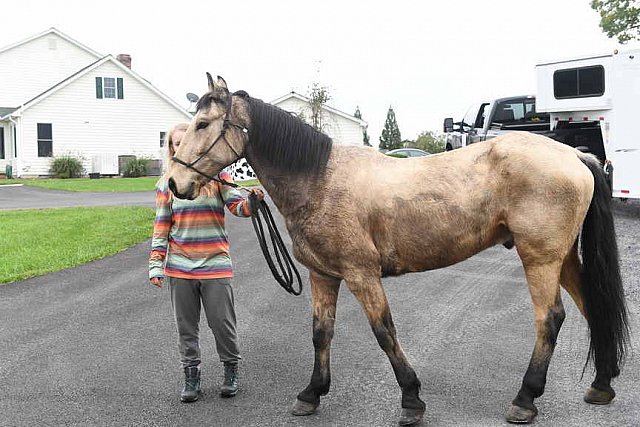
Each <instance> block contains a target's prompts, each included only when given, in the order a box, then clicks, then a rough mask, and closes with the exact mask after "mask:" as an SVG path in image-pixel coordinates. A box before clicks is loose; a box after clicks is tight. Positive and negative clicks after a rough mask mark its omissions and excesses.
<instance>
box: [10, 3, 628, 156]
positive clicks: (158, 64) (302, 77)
mask: <svg viewBox="0 0 640 427" xmlns="http://www.w3.org/2000/svg"><path fill="white" fill-rule="evenodd" d="M142 4H144V5H142ZM589 4H590V0H535V1H519V0H492V1H473V0H470V1H463V0H447V1H438V2H426V1H424V2H419V1H415V0H412V1H402V0H395V1H387V2H377V1H348V0H340V1H333V0H322V1H313V2H311V1H304V0H297V1H273V0H272V1H270V0H261V1H254V0H250V1H242V0H232V1H211V0H209V1H197V0H180V1H175V0H174V1H168V2H165V1H156V2H136V1H132V0H129V1H120V0H114V1H108V2H93V1H86V0H83V1H55V0H45V1H35V0H33V1H30V0H21V1H17V2H11V6H10V7H9V8H4V12H3V19H2V24H1V25H0V47H1V46H6V45H9V44H13V43H15V42H18V41H21V40H23V39H26V38H28V37H30V36H33V35H35V34H37V33H40V32H43V31H45V30H46V29H48V28H49V27H56V28H57V29H59V30H60V31H62V32H63V33H65V34H67V35H68V36H70V37H71V38H74V39H75V40H77V41H78V42H80V43H83V44H84V45H86V46H88V47H90V48H92V49H94V50H96V51H98V52H100V53H103V54H113V55H114V56H115V55H116V54H118V53H128V54H130V55H131V56H132V67H133V69H134V70H135V71H136V72H137V73H139V74H140V75H141V76H142V77H144V78H145V79H147V80H149V81H150V82H151V83H152V84H154V85H155V86H156V87H157V88H159V89H160V90H161V91H163V92H164V93H166V94H167V95H169V96H170V97H172V98H174V99H175V100H176V101H178V102H179V103H180V104H182V105H185V106H187V105H188V101H187V100H186V98H185V94H186V93H187V92H194V93H196V94H198V95H201V94H202V93H204V92H205V91H206V77H205V72H206V71H209V72H211V74H213V75H214V77H215V75H221V76H222V77H224V78H225V80H226V81H227V83H228V85H229V88H230V89H231V90H239V89H244V90H246V91H247V92H249V94H250V95H251V96H253V97H256V98H260V99H263V100H264V101H272V100H274V99H275V98H278V97H280V96H282V95H284V94H286V93H288V92H289V91H291V90H295V91H297V92H299V93H301V94H304V95H306V94H308V92H309V87H310V85H311V84H312V83H313V82H318V83H320V84H321V85H323V86H326V87H328V88H329V92H330V95H331V100H330V101H329V105H331V106H332V107H334V108H337V109H339V110H342V111H344V112H346V113H349V114H353V113H354V111H355V109H356V106H359V107H360V110H361V112H362V116H363V119H364V120H365V121H367V122H368V123H369V134H370V137H371V142H372V144H373V145H374V146H377V144H378V138H379V136H380V132H381V130H382V127H383V126H384V121H385V118H386V114H387V110H388V108H389V106H392V107H393V109H394V111H395V113H396V118H397V121H398V125H399V127H400V131H401V133H402V137H403V139H414V138H415V137H416V136H417V135H418V134H419V133H420V132H421V131H424V130H432V131H441V128H442V119H443V118H444V117H449V116H452V117H454V118H455V119H460V118H461V117H462V115H463V114H464V112H465V110H466V109H467V107H468V106H469V105H470V104H471V103H473V102H477V101H480V100H483V99H489V98H494V97H501V96H510V95H520V94H529V93H534V92H535V89H536V88H535V72H534V66H535V64H536V63H539V62H542V61H544V60H549V59H558V58H566V57H574V56H580V55H583V54H593V53H606V52H611V51H612V50H613V49H615V48H616V47H617V44H616V42H615V40H610V39H608V38H607V37H606V36H605V35H604V34H603V33H602V32H601V30H600V28H599V26H598V22H599V17H598V15H597V13H596V12H595V11H593V10H591V8H590V6H589Z"/></svg>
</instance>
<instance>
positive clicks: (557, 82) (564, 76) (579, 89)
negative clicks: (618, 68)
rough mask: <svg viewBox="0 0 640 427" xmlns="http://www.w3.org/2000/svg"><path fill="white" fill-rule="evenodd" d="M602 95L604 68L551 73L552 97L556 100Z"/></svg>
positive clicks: (586, 68)
mask: <svg viewBox="0 0 640 427" xmlns="http://www.w3.org/2000/svg"><path fill="white" fill-rule="evenodd" d="M602 94H604V67H603V66H602V65H596V66H592V67H582V68H571V69H567V70H558V71H556V72H555V73H553V95H554V96H555V97H556V99H563V98H588V97H592V96H602Z"/></svg>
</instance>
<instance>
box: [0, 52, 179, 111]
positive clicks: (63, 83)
mask: <svg viewBox="0 0 640 427" xmlns="http://www.w3.org/2000/svg"><path fill="white" fill-rule="evenodd" d="M107 62H111V63H112V64H114V65H115V66H116V67H118V68H120V69H121V70H122V71H124V72H125V73H127V74H129V75H130V76H131V77H133V78H134V79H136V80H137V81H139V82H140V83H141V84H142V85H144V86H146V87H147V88H148V89H149V90H151V91H152V92H154V93H155V94H156V95H158V96H159V97H160V98H162V99H163V100H165V101H166V102H168V103H169V104H171V105H172V106H173V107H175V108H176V109H178V110H180V111H181V112H183V113H184V114H185V116H186V117H187V118H188V119H191V114H190V113H189V112H187V110H185V109H184V108H182V106H180V105H179V104H178V103H176V102H175V101H174V100H173V99H171V98H169V97H168V96H167V95H165V94H164V93H162V92H161V91H160V90H159V89H158V88H156V87H155V86H153V85H152V84H151V83H149V82H148V81H147V80H145V79H143V78H142V77H140V76H139V75H138V74H137V73H135V72H134V71H132V70H131V69H129V68H127V67H125V66H124V65H122V63H121V62H120V61H118V60H117V59H115V58H114V57H113V56H112V55H107V56H105V57H102V58H100V59H98V60H97V61H95V62H93V63H92V64H89V65H87V66H86V67H84V68H82V69H80V70H78V71H76V72H75V73H73V74H72V75H70V76H69V77H67V78H66V79H64V80H62V81H60V82H58V83H56V84H55V85H53V86H51V87H50V88H49V89H47V90H45V91H44V92H42V93H40V94H39V95H37V96H35V97H33V98H31V99H30V100H28V101H27V102H25V103H24V104H23V105H22V107H20V108H19V109H14V111H16V110H20V111H19V112H23V111H24V110H27V109H28V108H30V107H32V106H34V105H35V104H37V103H39V102H40V101H42V100H43V99H45V98H48V97H49V96H51V95H53V94H54V93H56V92H58V91H59V90H61V89H63V88H65V87H66V86H68V85H70V84H71V83H73V82H74V81H76V80H78V79H79V78H81V77H82V76H84V75H85V74H87V73H89V72H91V71H92V70H94V69H96V68H98V67H100V66H101V65H103V64H105V63H107ZM11 113H12V112H11Z"/></svg>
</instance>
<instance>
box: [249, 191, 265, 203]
mask: <svg viewBox="0 0 640 427" xmlns="http://www.w3.org/2000/svg"><path fill="white" fill-rule="evenodd" d="M251 193H252V194H255V195H256V198H257V199H258V201H259V202H260V201H262V199H264V193H263V192H262V190H260V189H259V188H252V189H251Z"/></svg>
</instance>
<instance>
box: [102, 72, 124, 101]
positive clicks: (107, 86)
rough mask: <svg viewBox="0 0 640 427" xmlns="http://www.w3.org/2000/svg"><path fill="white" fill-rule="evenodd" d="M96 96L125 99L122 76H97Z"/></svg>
mask: <svg viewBox="0 0 640 427" xmlns="http://www.w3.org/2000/svg"><path fill="white" fill-rule="evenodd" d="M96 98H98V99H124V82H123V79H122V77H117V78H116V77H96Z"/></svg>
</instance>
